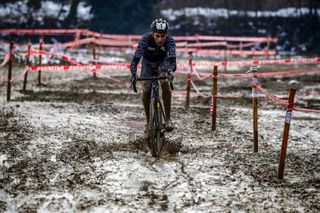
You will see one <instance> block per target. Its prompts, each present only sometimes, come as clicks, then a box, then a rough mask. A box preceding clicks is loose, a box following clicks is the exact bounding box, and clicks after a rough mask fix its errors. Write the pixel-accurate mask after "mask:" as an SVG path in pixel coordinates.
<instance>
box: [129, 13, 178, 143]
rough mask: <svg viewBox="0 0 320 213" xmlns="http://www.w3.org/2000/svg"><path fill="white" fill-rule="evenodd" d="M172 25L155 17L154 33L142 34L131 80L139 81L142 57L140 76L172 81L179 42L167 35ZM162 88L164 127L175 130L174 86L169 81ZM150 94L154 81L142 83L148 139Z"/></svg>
mask: <svg viewBox="0 0 320 213" xmlns="http://www.w3.org/2000/svg"><path fill="white" fill-rule="evenodd" d="M168 29H169V24H168V23H167V21H166V20H164V19H161V18H159V19H155V20H154V21H153V22H152V24H151V32H148V33H146V34H144V35H143V37H142V38H141V39H140V41H139V43H138V47H137V49H136V51H135V54H134V56H133V59H132V62H131V65H130V71H131V75H132V76H131V82H132V84H135V83H136V78H137V65H138V63H139V61H140V59H141V57H142V62H141V65H142V68H141V74H140V75H141V77H153V76H163V75H166V73H167V75H168V76H169V78H170V80H173V73H174V71H175V70H176V45H175V41H174V39H173V38H172V37H171V36H170V35H168ZM160 85H161V88H162V100H163V104H164V111H165V117H166V120H165V127H166V130H167V131H171V130H173V128H174V126H173V123H172V121H171V116H170V111H171V96H172V94H171V88H170V84H169V82H168V81H167V80H162V81H161V82H160ZM150 96H151V82H150V81H145V82H144V83H143V95H142V103H143V106H144V111H145V115H146V118H147V123H146V129H145V131H144V138H145V139H148V138H149V136H150V134H149V129H148V124H149V105H150V98H151V97H150Z"/></svg>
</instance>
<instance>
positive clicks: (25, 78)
mask: <svg viewBox="0 0 320 213" xmlns="http://www.w3.org/2000/svg"><path fill="white" fill-rule="evenodd" d="M30 50H31V42H30V40H29V43H28V53H27V58H26V66H27V67H29V66H30ZM27 81H28V72H26V73H25V74H24V79H23V88H22V91H23V92H25V91H26V88H27Z"/></svg>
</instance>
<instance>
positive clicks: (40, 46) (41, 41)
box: [38, 38, 43, 86]
mask: <svg viewBox="0 0 320 213" xmlns="http://www.w3.org/2000/svg"><path fill="white" fill-rule="evenodd" d="M42 46H43V38H40V42H39V50H40V51H42ZM41 65H42V55H41V54H39V66H41ZM38 86H41V69H40V70H39V71H38Z"/></svg>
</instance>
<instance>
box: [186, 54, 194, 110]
mask: <svg viewBox="0 0 320 213" xmlns="http://www.w3.org/2000/svg"><path fill="white" fill-rule="evenodd" d="M192 59H193V56H192V52H189V67H190V70H189V72H188V75H187V97H186V110H188V109H189V106H190V89H191V80H192V77H191V72H192Z"/></svg>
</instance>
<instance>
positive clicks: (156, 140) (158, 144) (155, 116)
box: [150, 101, 163, 157]
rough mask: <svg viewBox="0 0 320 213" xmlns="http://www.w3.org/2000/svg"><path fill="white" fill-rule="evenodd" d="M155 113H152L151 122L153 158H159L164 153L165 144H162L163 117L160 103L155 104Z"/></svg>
mask: <svg viewBox="0 0 320 213" xmlns="http://www.w3.org/2000/svg"><path fill="white" fill-rule="evenodd" d="M154 104H155V105H154V107H153V109H154V111H153V113H152V119H151V117H150V120H151V128H150V130H151V137H150V139H151V141H150V142H151V144H150V145H151V152H152V156H153V157H158V156H159V155H160V153H161V151H162V148H163V143H162V132H161V131H162V117H161V106H160V102H159V101H157V102H156V103H154Z"/></svg>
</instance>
